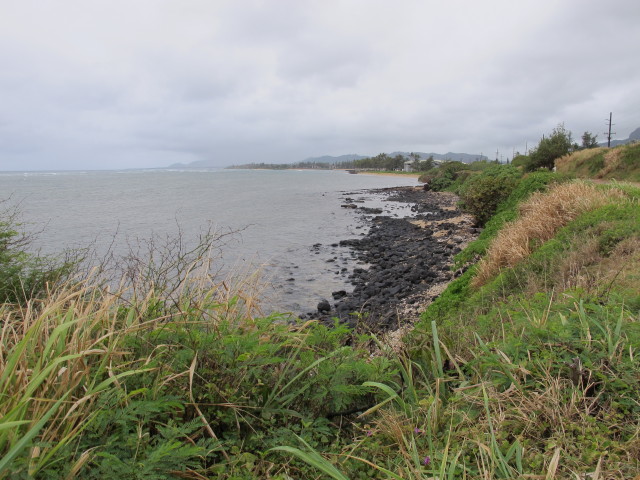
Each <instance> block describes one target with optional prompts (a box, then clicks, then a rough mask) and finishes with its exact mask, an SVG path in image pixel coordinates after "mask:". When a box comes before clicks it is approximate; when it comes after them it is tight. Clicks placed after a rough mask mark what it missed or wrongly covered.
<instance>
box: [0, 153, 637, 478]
mask: <svg viewBox="0 0 640 480" xmlns="http://www.w3.org/2000/svg"><path fill="white" fill-rule="evenodd" d="M636 148H637V147H634V146H631V147H624V148H621V149H615V151H616V152H619V153H618V154H616V155H618V156H617V158H619V159H620V161H619V165H622V166H624V165H631V166H632V167H633V166H634V165H635V162H637V159H638V151H637V150H636ZM599 150H600V149H592V150H589V152H592V153H593V155H594V156H597V155H598V154H599ZM584 152H586V150H585V151H584ZM578 153H583V152H578ZM574 155H577V154H574ZM567 158H569V157H567ZM581 158H582V157H581ZM585 158H586V157H585ZM589 158H593V157H589ZM588 162H589V161H588V160H585V161H584V163H588ZM475 163H476V164H477V165H475V164H473V166H470V165H464V164H458V162H450V163H449V164H445V165H443V166H442V167H441V168H440V169H438V170H440V173H439V174H437V175H436V173H435V171H434V172H430V173H429V175H432V174H433V175H434V177H432V178H431V185H432V186H433V185H434V184H436V185H437V182H438V181H440V182H441V183H442V185H444V184H445V183H446V182H449V183H448V184H447V185H446V187H443V188H449V189H455V190H456V191H458V192H459V193H460V195H461V200H462V202H463V206H464V207H465V208H466V209H468V210H469V211H470V212H473V213H474V214H475V215H476V216H477V218H478V220H479V222H484V229H483V231H482V233H481V235H480V236H479V238H478V239H477V240H475V241H474V242H472V243H471V244H469V245H468V246H467V248H466V249H464V250H463V251H462V252H461V253H460V254H458V256H457V257H456V265H455V266H454V268H455V269H456V270H458V269H460V271H461V272H463V273H461V275H460V276H459V277H458V278H456V279H455V280H454V281H453V282H451V283H450V284H449V286H448V287H447V289H446V290H445V291H444V292H443V293H442V294H441V295H440V296H439V297H438V298H437V299H436V300H435V301H434V302H433V303H432V304H431V305H430V306H429V307H427V309H426V311H425V312H424V314H423V316H422V320H421V321H420V322H418V324H416V325H415V326H414V328H413V329H412V330H411V331H410V332H409V333H406V334H405V335H404V336H403V337H402V338H401V339H399V338H396V339H395V340H394V341H387V340H386V339H385V337H384V336H383V335H373V334H364V333H362V332H359V331H353V330H350V329H349V328H347V327H345V326H344V325H339V324H335V325H333V326H325V325H319V324H317V323H316V322H295V321H292V320H291V319H289V318H284V317H281V316H278V315H272V316H268V317H264V316H262V315H260V314H259V311H257V310H256V301H255V293H254V290H253V287H252V285H253V283H252V282H253V280H252V279H249V278H247V279H246V280H245V279H244V278H240V277H235V278H233V279H230V278H227V279H215V278H211V277H209V275H208V272H209V268H208V267H209V265H208V262H207V261H206V260H205V259H206V258H208V255H207V252H208V250H209V249H210V248H211V246H212V239H211V238H208V237H205V238H203V239H202V242H201V246H199V247H196V248H194V249H193V250H190V251H188V252H186V253H184V252H182V253H179V254H178V258H173V257H171V255H166V254H162V252H160V253H156V254H155V256H154V254H153V252H151V253H150V255H148V257H147V258H148V262H147V263H146V264H145V263H144V262H142V259H139V260H140V261H139V262H138V263H137V264H138V269H137V270H135V271H133V273H132V270H131V269H130V268H124V270H125V271H128V272H129V277H127V278H125V279H124V281H123V282H122V284H121V285H122V288H121V290H120V291H111V290H109V289H107V288H105V287H104V286H103V283H102V282H101V281H100V279H95V278H94V279H89V280H83V281H79V280H78V281H75V282H73V281H70V280H69V278H71V277H69V273H70V267H68V266H67V267H66V270H65V272H66V273H65V275H60V273H59V272H60V266H59V264H58V263H53V264H50V263H46V261H45V260H43V259H38V258H37V257H33V256H27V255H26V254H24V253H22V250H21V248H24V244H20V245H21V246H20V247H18V245H17V244H15V243H13V244H11V243H10V242H7V243H4V244H3V245H5V250H3V252H4V253H3V255H4V256H3V257H2V259H3V260H2V263H1V264H0V275H1V276H0V278H1V279H2V281H3V282H4V284H3V285H11V288H8V289H6V291H9V292H11V291H17V289H16V288H15V286H16V285H17V284H21V285H22V284H27V282H26V281H25V280H24V279H29V278H32V277H31V276H30V275H31V273H30V272H33V271H36V272H38V274H37V275H36V276H35V277H34V278H37V279H38V282H35V283H30V285H34V287H33V288H31V287H30V288H29V289H23V290H22V291H23V292H24V295H23V296H22V297H20V298H18V297H14V296H11V295H7V296H5V297H4V298H3V299H2V303H1V304H0V315H1V316H0V342H1V345H0V478H11V479H13V478H16V479H21V478H25V479H26V478H36V479H67V478H88V479H92V478H95V479H101V478H108V477H110V478H122V479H159V478H160V479H164V478H192V479H229V480H230V479H234V480H239V479H252V478H267V479H269V478H270V479H274V480H287V479H291V478H310V479H316V478H317V479H320V478H334V479H347V478H348V479H369V478H380V479H387V478H389V479H423V478H440V479H444V478H447V479H498V478H503V479H510V478H545V479H552V478H593V479H604V478H607V479H609V478H610V479H624V478H634V476H635V475H637V472H638V471H640V460H639V459H640V400H639V399H640V363H639V362H638V355H639V354H640V295H639V293H638V292H640V275H639V274H638V272H640V253H639V252H640V205H639V202H640V189H639V188H637V187H634V186H632V185H630V184H620V183H615V182H614V183H612V184H603V185H595V184H592V183H587V182H579V181H575V180H571V177H570V175H569V174H576V171H578V170H579V168H581V167H580V165H578V166H576V165H577V163H575V161H574V160H572V161H571V162H568V161H567V165H569V166H570V167H567V169H566V170H562V169H561V168H560V165H561V164H562V162H559V164H558V170H559V171H560V170H562V171H563V172H565V173H553V172H550V171H548V170H538V171H534V172H532V173H527V174H524V175H523V173H522V171H521V170H520V169H519V168H517V167H515V166H507V165H495V164H493V163H489V162H475ZM605 164H606V160H605ZM605 166H606V165H605ZM621 168H622V167H621ZM580 171H585V172H588V171H589V170H588V168H587V169H586V170H580ZM617 171H621V170H617ZM2 225H3V232H4V233H3V237H2V238H6V239H9V240H11V239H15V238H19V234H18V233H17V232H18V231H19V228H18V227H17V226H16V225H15V222H14V217H10V216H8V217H7V220H5V223H3V224H2ZM167 251H173V250H171V249H169V250H167ZM5 259H7V260H5ZM27 259H28V261H27ZM18 260H20V261H18ZM22 260H24V261H25V262H26V263H20V262H22ZM34 262H35V263H34ZM140 262H141V263H140ZM32 265H36V266H37V267H38V268H36V269H32ZM47 265H49V266H48V267H47ZM163 265H164V266H171V267H170V269H171V270H176V271H178V272H179V275H178V277H177V278H171V279H168V278H167V277H166V276H165V274H164V273H162V272H166V271H167V269H165V268H163ZM123 267H126V266H123ZM36 285H37V288H36V287H35V286H36Z"/></svg>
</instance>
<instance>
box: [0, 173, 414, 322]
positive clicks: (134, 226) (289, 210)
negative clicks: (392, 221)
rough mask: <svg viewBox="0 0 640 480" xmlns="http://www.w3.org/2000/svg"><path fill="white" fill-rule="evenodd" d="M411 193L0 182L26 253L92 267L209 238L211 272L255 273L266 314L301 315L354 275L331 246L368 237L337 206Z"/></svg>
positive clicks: (345, 184)
mask: <svg viewBox="0 0 640 480" xmlns="http://www.w3.org/2000/svg"><path fill="white" fill-rule="evenodd" d="M416 184H417V182H416V179H415V178H411V177H402V176H377V175H362V174H358V175H352V174H348V173H346V172H343V171H322V170H300V171H296V170H284V171H274V170H226V169H207V170H199V171H193V170H169V169H166V170H164V169H163V170H160V169H158V170H123V171H73V172H4V173H2V172H0V192H2V193H1V194H0V199H2V198H3V199H7V198H9V200H8V202H7V203H8V205H17V206H18V210H19V211H20V220H21V222H22V223H23V226H22V227H21V228H23V229H24V230H26V231H30V232H37V235H36V237H35V239H34V241H33V243H32V244H31V247H30V248H31V249H33V250H34V251H35V250H38V251H40V252H42V253H44V254H56V253H60V252H61V251H62V250H64V249H75V248H85V247H87V246H92V247H93V248H94V249H95V251H96V252H97V254H98V257H100V255H103V254H104V253H105V252H107V251H108V250H111V251H112V252H115V253H116V254H122V253H125V252H126V250H127V249H128V248H130V247H131V245H132V244H136V242H140V241H145V240H148V239H150V238H152V236H156V237H157V238H160V239H161V238H166V237H175V236H177V235H178V234H180V235H181V236H182V237H183V239H184V240H185V242H186V243H187V244H193V242H196V241H197V238H198V236H199V235H200V234H201V233H202V232H206V231H207V230H208V229H212V230H213V231H215V232H217V233H218V234H225V236H224V238H223V240H222V241H221V244H220V255H219V256H218V257H216V259H215V263H216V265H215V268H216V270H221V271H223V272H224V271H243V272H250V271H253V270H257V269H259V270H260V271H261V272H262V273H261V276H262V278H263V279H264V280H265V282H266V284H267V285H268V286H267V287H266V288H265V291H264V297H265V309H266V310H267V311H273V310H277V311H288V312H293V313H302V312H305V311H310V310H313V309H314V308H315V306H316V305H317V303H318V301H319V300H320V299H322V298H330V295H331V292H333V291H336V290H340V289H347V290H348V289H349V284H348V275H347V273H346V272H348V271H349V270H350V269H352V268H353V265H349V264H348V258H349V256H348V252H346V249H345V248H343V247H339V246H336V243H338V242H339V241H340V240H342V239H347V238H355V237H357V236H359V235H363V234H364V233H366V231H367V227H366V223H365V222H363V217H362V214H360V213H356V212H355V211H354V210H352V209H346V208H342V207H341V205H342V204H344V203H345V200H344V199H345V197H353V198H355V199H357V200H359V201H360V202H365V203H358V205H361V206H369V207H379V206H381V205H382V204H383V203H382V202H383V201H384V199H383V198H381V196H380V195H375V194H373V193H371V192H369V191H368V190H370V189H379V188H385V187H394V186H404V185H416ZM5 206H7V205H6V204H5ZM396 215H398V213H396ZM222 243H224V245H223V244H222Z"/></svg>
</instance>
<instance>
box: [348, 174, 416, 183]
mask: <svg viewBox="0 0 640 480" xmlns="http://www.w3.org/2000/svg"><path fill="white" fill-rule="evenodd" d="M357 175H379V176H384V177H407V178H415V179H416V181H417V179H418V178H420V174H419V173H413V172H407V173H401V172H358V173H357Z"/></svg>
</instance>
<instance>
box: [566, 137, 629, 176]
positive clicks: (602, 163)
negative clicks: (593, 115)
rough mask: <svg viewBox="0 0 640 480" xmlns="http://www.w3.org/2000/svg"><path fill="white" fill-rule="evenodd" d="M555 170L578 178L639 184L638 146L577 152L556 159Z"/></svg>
mask: <svg viewBox="0 0 640 480" xmlns="http://www.w3.org/2000/svg"><path fill="white" fill-rule="evenodd" d="M556 169H557V171H558V172H562V173H571V174H573V175H575V176H576V177H579V178H597V179H606V180H613V179H615V180H618V181H629V182H640V144H638V143H635V144H629V145H621V146H618V147H614V148H611V149H608V148H604V147H600V148H593V149H587V150H579V151H577V152H574V153H571V154H569V155H566V156H564V157H562V158H559V159H557V160H556Z"/></svg>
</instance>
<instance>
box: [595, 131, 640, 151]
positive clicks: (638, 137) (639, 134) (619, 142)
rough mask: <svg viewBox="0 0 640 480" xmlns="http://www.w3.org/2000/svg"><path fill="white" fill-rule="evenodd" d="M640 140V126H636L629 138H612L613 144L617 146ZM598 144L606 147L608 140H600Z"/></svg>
mask: <svg viewBox="0 0 640 480" xmlns="http://www.w3.org/2000/svg"><path fill="white" fill-rule="evenodd" d="M638 141H640V127H638V128H636V129H635V130H634V131H633V132H631V133H630V134H629V138H625V139H624V140H611V146H612V147H617V146H618V145H624V144H626V143H631V142H638ZM598 145H600V146H601V147H606V146H607V142H599V143H598Z"/></svg>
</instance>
